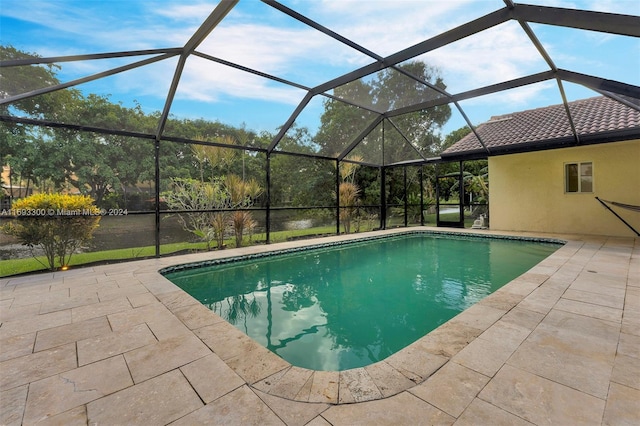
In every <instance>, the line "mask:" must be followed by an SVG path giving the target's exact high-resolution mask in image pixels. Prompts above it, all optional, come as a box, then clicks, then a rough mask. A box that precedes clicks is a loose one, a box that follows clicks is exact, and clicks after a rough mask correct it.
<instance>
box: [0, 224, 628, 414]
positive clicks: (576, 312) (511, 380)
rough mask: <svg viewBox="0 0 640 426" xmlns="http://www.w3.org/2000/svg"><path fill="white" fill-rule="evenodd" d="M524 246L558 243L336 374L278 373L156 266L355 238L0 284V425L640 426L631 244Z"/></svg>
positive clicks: (273, 359) (284, 368) (275, 363)
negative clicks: (396, 348)
mask: <svg viewBox="0 0 640 426" xmlns="http://www.w3.org/2000/svg"><path fill="white" fill-rule="evenodd" d="M411 229H412V230H415V229H425V230H435V229H430V228H411ZM438 230H442V229H438ZM402 231H406V229H402V230H392V231H381V232H379V233H393V232H402ZM467 232H474V231H467ZM477 232H479V233H493V234H496V232H489V231H477ZM508 235H525V234H515V233H509V234H508ZM361 236H362V235H357V236H356V237H361ZM526 236H532V235H526ZM536 236H542V237H551V238H557V239H563V240H565V241H567V244H566V245H564V246H563V247H562V248H560V249H559V250H558V251H557V252H555V253H554V254H553V255H552V256H550V257H549V258H547V259H545V260H544V261H543V262H542V263H540V264H539V265H537V266H535V267H534V268H532V269H531V270H530V271H528V272H527V273H525V274H523V275H522V276H520V277H518V278H517V279H515V280H514V281H512V282H511V283H509V284H507V285H506V286H504V287H503V288H502V289H500V290H499V291H497V292H496V293H494V294H492V295H491V296H489V297H487V298H485V299H483V300H482V301H481V302H479V303H478V304H476V305H474V306H472V307H471V308H470V309H468V310H467V311H465V312H463V313H462V314H460V315H458V316H457V317H455V318H453V319H452V320H451V321H449V322H447V323H446V324H444V325H443V326H441V327H439V328H438V329H436V330H435V331H433V332H432V333H429V334H428V335H427V336H425V337H423V338H422V339H420V340H418V341H417V342H415V343H414V344H412V345H410V346H409V347H407V348H405V349H404V350H402V351H401V352H399V353H397V354H394V355H392V356H391V357H389V358H387V359H386V360H384V361H381V362H379V363H376V364H373V365H371V366H368V367H365V368H358V369H353V370H347V371H343V372H314V371H311V370H306V369H303V368H298V367H293V366H291V365H290V364H288V363H287V362H285V361H283V360H282V359H280V358H279V357H277V356H276V355H274V354H272V353H271V352H269V351H268V350H266V349H265V348H263V347H262V346H260V345H258V344H257V343H255V342H254V341H252V340H251V339H249V338H248V337H246V336H245V335H244V334H243V333H241V332H239V331H237V330H236V329H235V328H234V327H233V326H231V325H229V324H228V323H226V322H225V321H224V320H223V319H222V318H220V317H219V316H217V315H216V314H214V313H213V312H211V311H209V310H208V309H206V308H205V307H204V306H203V305H201V304H200V303H199V302H197V301H196V300H195V299H193V298H192V297H191V296H189V295H187V294H186V293H184V292H183V291H182V290H180V289H179V288H178V287H176V286H175V285H173V284H172V283H170V282H169V281H168V280H166V279H165V278H164V277H162V276H161V275H160V274H159V273H158V272H157V271H158V270H160V269H161V268H164V267H167V266H170V265H176V264H180V263H186V262H195V261H201V260H204V259H210V258H215V257H225V256H230V255H239V254H250V253H256V252H260V251H265V250H274V249H280V248H286V247H293V246H300V245H313V244H318V243H319V242H320V241H336V240H344V239H349V238H353V236H339V237H330V238H326V239H322V240H309V241H301V242H296V243H283V244H273V245H270V246H254V247H247V248H242V249H237V250H227V251H220V252H208V253H201V254H193V255H185V256H175V257H167V258H162V259H150V260H141V261H134V262H127V263H119V264H114V265H104V266H95V267H86V268H76V269H73V270H69V271H65V272H56V273H43V274H37V275H29V276H23V277H15V278H5V279H0V321H1V322H2V323H1V325H0V424H2V425H19V424H26V425H29V424H35V423H41V424H45V425H48V424H56V425H75V424H82V425H86V424H91V425H93V424H97V425H125V424H126V425H133V424H141V425H163V424H174V425H195V424H224V425H235V424H238V425H249V424H260V425H305V424H308V425H314V426H320V425H357V424H362V425H404V424H406V425H420V424H442V425H451V424H455V425H531V424H534V425H545V424H552V425H578V424H594V425H599V424H606V425H624V424H629V425H631V424H633V425H637V424H640V239H637V238H635V239H634V238H607V237H595V236H575V235H573V236H561V235H536Z"/></svg>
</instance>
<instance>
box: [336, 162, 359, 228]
mask: <svg viewBox="0 0 640 426" xmlns="http://www.w3.org/2000/svg"><path fill="white" fill-rule="evenodd" d="M359 161H362V157H359V156H353V157H351V158H349V161H348V162H342V163H341V164H340V178H341V179H342V182H340V185H339V186H338V191H339V199H340V214H339V215H338V217H339V219H340V223H342V226H343V227H344V232H345V233H346V234H348V233H350V232H351V221H352V220H353V219H354V216H355V214H356V212H357V205H358V201H359V199H360V188H358V185H357V184H356V183H355V174H356V170H357V169H358V164H357V162H359Z"/></svg>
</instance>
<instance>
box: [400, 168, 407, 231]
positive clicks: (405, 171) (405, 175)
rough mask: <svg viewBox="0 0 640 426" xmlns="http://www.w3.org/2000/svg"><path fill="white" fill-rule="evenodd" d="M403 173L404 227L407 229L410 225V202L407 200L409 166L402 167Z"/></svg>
mask: <svg viewBox="0 0 640 426" xmlns="http://www.w3.org/2000/svg"><path fill="white" fill-rule="evenodd" d="M402 171H403V172H404V227H405V228H406V227H407V226H408V225H409V214H408V211H407V210H408V209H409V200H408V198H407V166H403V167H402Z"/></svg>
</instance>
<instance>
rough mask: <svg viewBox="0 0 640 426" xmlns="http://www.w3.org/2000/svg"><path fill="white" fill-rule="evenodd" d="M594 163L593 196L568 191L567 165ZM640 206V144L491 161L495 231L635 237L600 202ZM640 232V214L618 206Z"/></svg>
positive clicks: (546, 152) (614, 208)
mask: <svg viewBox="0 0 640 426" xmlns="http://www.w3.org/2000/svg"><path fill="white" fill-rule="evenodd" d="M584 161H591V162H593V175H594V178H593V179H594V180H593V181H594V192H593V193H570V194H566V193H565V192H564V164H565V163H569V162H584ZM596 196H598V197H600V198H601V199H604V200H610V201H617V202H621V203H625V204H633V205H637V206H640V140H634V141H625V142H615V143H608V144H601V145H590V146H584V147H573V148H563V149H555V150H550V151H540V152H531V153H525V154H513V155H503V156H497V157H490V158H489V199H490V210H489V217H490V227H491V229H495V230H505V231H534V232H553V233H579V234H595V235H610V236H635V234H634V233H633V231H631V230H630V229H629V228H628V227H626V226H625V225H624V224H623V223H622V222H621V221H620V220H618V219H617V218H616V217H615V216H614V215H613V214H612V213H611V212H609V211H608V210H606V209H605V208H604V207H603V206H602V205H601V204H600V203H599V202H598V201H597V200H596V199H595V197H596ZM613 210H615V211H616V213H618V214H619V215H620V216H621V217H622V218H624V219H625V220H626V221H627V222H628V223H629V224H631V226H633V227H634V228H635V229H636V230H637V231H639V232H640V213H637V212H634V211H631V210H627V209H620V208H618V207H613Z"/></svg>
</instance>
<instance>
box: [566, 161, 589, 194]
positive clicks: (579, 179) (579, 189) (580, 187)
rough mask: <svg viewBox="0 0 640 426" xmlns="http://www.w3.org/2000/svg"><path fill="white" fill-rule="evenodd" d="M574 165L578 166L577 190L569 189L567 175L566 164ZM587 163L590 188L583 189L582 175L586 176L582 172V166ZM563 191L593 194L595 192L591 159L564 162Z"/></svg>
mask: <svg viewBox="0 0 640 426" xmlns="http://www.w3.org/2000/svg"><path fill="white" fill-rule="evenodd" d="M571 165H575V166H578V189H577V191H569V176H568V166H571ZM586 165H589V166H590V167H591V190H590V191H584V190H583V189H582V176H588V175H583V174H582V167H583V166H586ZM563 168H564V173H563V174H564V193H565V194H593V193H594V192H595V179H594V177H595V173H594V167H593V161H571V162H567V163H564V166H563Z"/></svg>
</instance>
